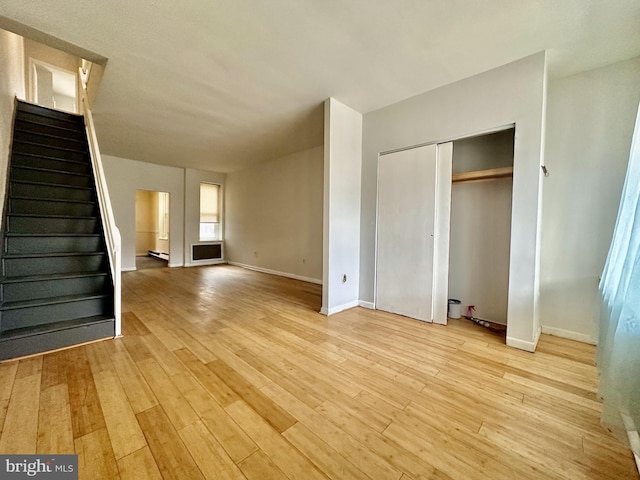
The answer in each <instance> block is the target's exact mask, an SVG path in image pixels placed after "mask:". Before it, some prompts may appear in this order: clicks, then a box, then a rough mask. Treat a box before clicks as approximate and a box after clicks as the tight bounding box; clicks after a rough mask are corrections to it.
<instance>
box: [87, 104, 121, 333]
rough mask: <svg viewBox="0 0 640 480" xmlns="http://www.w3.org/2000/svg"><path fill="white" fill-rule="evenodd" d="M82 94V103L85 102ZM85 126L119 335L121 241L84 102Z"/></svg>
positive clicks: (88, 111) (93, 129)
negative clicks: (109, 268) (107, 255)
mask: <svg viewBox="0 0 640 480" xmlns="http://www.w3.org/2000/svg"><path fill="white" fill-rule="evenodd" d="M85 98H86V97H85V96H83V98H82V101H83V104H84V102H85ZM83 107H84V108H83V110H84V118H85V128H86V131H87V141H88V144H89V153H90V155H91V164H92V165H93V175H94V179H95V184H96V191H97V193H98V203H99V206H100V213H101V215H100V216H101V218H102V227H103V230H104V235H105V237H106V240H107V242H106V243H107V251H108V252H109V263H110V265H111V275H112V277H113V314H114V317H115V323H116V325H115V327H116V328H115V336H116V337H119V336H120V335H121V321H122V318H121V315H122V276H121V270H122V258H121V257H122V249H121V245H122V241H121V238H120V230H119V229H118V227H117V226H116V222H115V217H114V215H113V209H112V208H111V199H110V197H109V189H108V188H107V180H106V177H105V175H104V170H103V168H102V158H101V157H100V149H99V147H98V139H97V137H96V130H95V126H94V124H93V116H92V115H91V110H90V109H89V106H88V105H86V104H84V105H83Z"/></svg>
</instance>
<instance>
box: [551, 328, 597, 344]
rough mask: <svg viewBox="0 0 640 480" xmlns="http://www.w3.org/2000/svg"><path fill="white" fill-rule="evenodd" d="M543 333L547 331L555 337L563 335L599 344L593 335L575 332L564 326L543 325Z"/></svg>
mask: <svg viewBox="0 0 640 480" xmlns="http://www.w3.org/2000/svg"><path fill="white" fill-rule="evenodd" d="M542 333H545V334H547V335H553V336H554V337H562V338H566V339H569V340H575V341H577V342H582V343H588V344H590V345H597V344H598V342H597V340H596V339H595V338H593V337H592V336H591V335H586V334H584V333H579V332H574V331H572V330H565V329H564V328H556V327H549V326H546V325H543V326H542Z"/></svg>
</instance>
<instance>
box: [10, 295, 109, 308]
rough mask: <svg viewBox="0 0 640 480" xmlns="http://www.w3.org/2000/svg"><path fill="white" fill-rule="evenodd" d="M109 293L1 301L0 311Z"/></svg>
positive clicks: (86, 298) (91, 297)
mask: <svg viewBox="0 0 640 480" xmlns="http://www.w3.org/2000/svg"><path fill="white" fill-rule="evenodd" d="M109 297H111V294H110V293H100V294H91V295H66V296H61V297H50V298H36V299H34V300H20V301H17V302H3V303H2V305H0V311H7V310H16V309H20V308H26V307H41V306H46V305H56V304H58V303H72V302H82V301H85V300H95V299H98V298H109Z"/></svg>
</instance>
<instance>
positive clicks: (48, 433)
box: [36, 383, 74, 454]
mask: <svg viewBox="0 0 640 480" xmlns="http://www.w3.org/2000/svg"><path fill="white" fill-rule="evenodd" d="M36 450H37V452H38V453H42V454H46V453H74V445H73V426H72V421H71V409H70V408H69V390H68V388H67V384H66V383H59V384H56V385H52V386H50V387H48V388H45V389H43V390H42V391H41V392H40V412H39V418H38V444H37V448H36Z"/></svg>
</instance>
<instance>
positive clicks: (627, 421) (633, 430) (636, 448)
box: [620, 410, 640, 473]
mask: <svg viewBox="0 0 640 480" xmlns="http://www.w3.org/2000/svg"><path fill="white" fill-rule="evenodd" d="M620 417H622V423H623V425H624V429H625V430H626V432H627V438H628V439H629V445H630V446H631V453H633V458H634V459H635V461H636V468H637V469H638V473H640V456H638V454H637V453H636V452H640V434H638V427H636V424H635V422H634V421H633V417H632V416H631V415H629V412H627V411H624V410H621V411H620Z"/></svg>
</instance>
